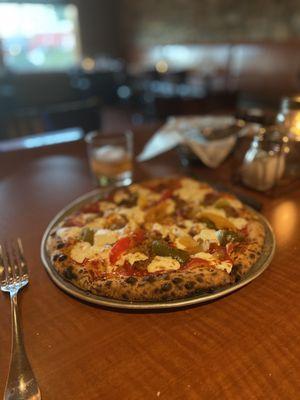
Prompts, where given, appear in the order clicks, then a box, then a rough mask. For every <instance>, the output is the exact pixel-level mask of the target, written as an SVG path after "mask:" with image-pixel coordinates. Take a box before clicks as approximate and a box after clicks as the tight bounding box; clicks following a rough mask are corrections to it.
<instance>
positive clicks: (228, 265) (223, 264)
mask: <svg viewBox="0 0 300 400" xmlns="http://www.w3.org/2000/svg"><path fill="white" fill-rule="evenodd" d="M216 269H221V270H222V271H226V272H228V274H230V272H231V270H232V263H231V262H230V261H222V262H220V263H218V264H217V265H216Z"/></svg>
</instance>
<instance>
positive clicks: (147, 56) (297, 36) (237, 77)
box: [0, 0, 300, 140]
mask: <svg viewBox="0 0 300 400" xmlns="http://www.w3.org/2000/svg"><path fill="white" fill-rule="evenodd" d="M299 92H300V2H299V1H298V0H285V1H284V2H283V1H282V2H280V1H277V0H264V1H262V0H252V1H246V0H240V1H238V0H201V1H199V0H159V1H158V0H143V1H140V0H74V1H73V2H72V4H70V3H69V2H68V1H64V0H52V1H51V0H45V1H43V0H39V1H31V2H27V1H18V2H16V1H7V0H6V1H5V2H4V1H2V0H0V140H3V139H8V138H14V137H19V136H24V135H30V134H35V133H40V132H45V131H46V132H47V131H52V130H60V129H65V128H69V127H80V128H82V129H83V130H84V131H85V132H87V131H90V130H93V129H95V128H102V129H105V130H118V129H124V128H127V127H129V126H132V125H139V124H144V123H152V122H159V121H164V120H165V118H166V117H167V116H169V115H179V114H207V113H212V112H213V113H223V112H232V113H234V114H238V115H242V116H244V117H245V116H246V117H247V118H248V119H250V120H251V119H254V120H257V119H258V120H259V119H262V118H263V119H265V120H270V121H272V118H273V117H274V116H275V115H276V114H277V112H278V109H279V104H280V100H281V98H282V97H283V96H286V95H294V94H297V93H299ZM246 117H245V118H246Z"/></svg>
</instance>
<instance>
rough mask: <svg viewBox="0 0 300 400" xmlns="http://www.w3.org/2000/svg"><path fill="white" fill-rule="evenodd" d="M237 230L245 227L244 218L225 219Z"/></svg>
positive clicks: (245, 221)
mask: <svg viewBox="0 0 300 400" xmlns="http://www.w3.org/2000/svg"><path fill="white" fill-rule="evenodd" d="M227 219H228V220H229V221H230V222H231V223H232V224H233V225H234V226H235V227H236V228H237V229H243V228H245V226H246V225H247V220H246V219H245V218H227Z"/></svg>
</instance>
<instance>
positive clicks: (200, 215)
mask: <svg viewBox="0 0 300 400" xmlns="http://www.w3.org/2000/svg"><path fill="white" fill-rule="evenodd" d="M264 238H265V228H264V226H263V225H262V223H261V222H260V221H259V218H258V217H257V216H256V214H255V213H254V212H252V211H251V210H250V209H248V208H246V207H245V206H244V205H243V204H242V203H241V202H240V201H239V200H238V199H237V198H236V197H234V196H232V195H230V194H228V193H220V192H217V191H216V190H214V189H213V188H212V187H211V186H209V185H208V184H206V183H203V182H199V181H196V180H193V179H191V178H187V177H178V178H166V179H156V180H150V181H145V182H142V183H138V184H132V185H131V186H128V187H124V188H117V189H115V190H113V191H111V192H109V194H107V195H106V196H105V197H103V196H102V198H101V199H99V200H97V201H94V202H92V203H89V204H85V205H83V206H82V207H81V208H80V209H79V210H77V211H76V212H74V213H73V214H71V215H68V216H67V217H66V218H65V219H64V220H63V221H61V222H60V224H59V225H58V226H56V227H55V229H53V230H52V232H51V233H50V235H49V237H48V240H47V251H48V254H49V256H50V257H51V262H52V264H53V266H54V268H55V269H56V271H57V272H58V273H59V274H60V275H61V276H62V277H63V278H64V279H65V280H68V281H70V282H71V283H72V284H73V285H75V286H77V287H79V288H81V289H83V290H84V291H88V292H90V293H93V294H96V295H99V296H105V297H109V298H113V299H120V300H129V301H160V300H174V299H182V298H186V297H191V296H195V295H198V294H200V293H203V292H207V291H214V290H216V289H219V288H222V287H226V286H228V285H231V284H233V283H235V282H236V281H237V280H239V279H241V277H243V275H245V274H246V273H247V272H248V271H249V269H250V268H251V267H252V266H253V264H254V263H255V262H256V261H257V259H258V258H259V257H260V254H261V252H262V248H263V245H264Z"/></svg>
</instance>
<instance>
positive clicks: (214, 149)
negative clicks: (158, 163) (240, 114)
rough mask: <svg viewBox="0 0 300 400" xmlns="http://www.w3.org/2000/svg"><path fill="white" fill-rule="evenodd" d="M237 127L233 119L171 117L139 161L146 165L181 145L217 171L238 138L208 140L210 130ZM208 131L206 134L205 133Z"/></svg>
mask: <svg viewBox="0 0 300 400" xmlns="http://www.w3.org/2000/svg"><path fill="white" fill-rule="evenodd" d="M234 123H235V119H234V118H233V117H232V116H201V117H200V116H197V117H171V118H170V119H169V120H168V121H167V123H166V124H165V125H164V126H163V127H162V128H161V129H159V131H157V132H156V133H155V134H154V136H153V137H152V138H151V139H150V140H149V141H148V143H146V145H145V147H144V149H143V151H142V152H141V154H139V156H138V157H137V160H138V161H147V160H149V159H151V158H153V157H156V156H158V155H159V154H162V153H164V152H166V151H168V150H171V149H173V148H175V147H176V146H177V145H178V144H185V145H187V146H188V147H189V148H190V149H191V150H192V151H193V152H194V153H195V154H196V155H197V157H199V158H200V160H201V161H202V162H203V163H204V164H205V165H207V166H208V167H210V168H216V167H218V166H219V165H220V164H221V163H222V161H223V160H225V158H226V157H227V156H228V154H229V153H230V151H231V150H232V148H233V146H234V145H235V142H236V135H232V136H227V137H225V138H222V139H217V140H207V139H206V137H205V135H206V136H208V135H209V133H207V132H206V131H207V130H208V129H221V128H227V127H229V126H231V125H233V124H234ZM205 130H206V131H205Z"/></svg>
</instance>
